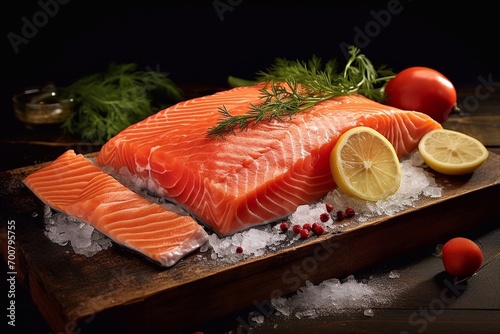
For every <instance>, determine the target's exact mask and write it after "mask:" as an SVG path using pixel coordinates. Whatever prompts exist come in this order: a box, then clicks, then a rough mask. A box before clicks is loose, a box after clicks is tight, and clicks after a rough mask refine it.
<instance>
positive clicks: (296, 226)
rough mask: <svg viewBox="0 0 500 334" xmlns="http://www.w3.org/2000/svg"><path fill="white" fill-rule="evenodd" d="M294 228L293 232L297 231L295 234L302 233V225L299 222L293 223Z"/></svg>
mask: <svg viewBox="0 0 500 334" xmlns="http://www.w3.org/2000/svg"><path fill="white" fill-rule="evenodd" d="M292 230H293V233H295V234H297V233H300V230H302V226H300V225H299V224H295V225H293V227H292Z"/></svg>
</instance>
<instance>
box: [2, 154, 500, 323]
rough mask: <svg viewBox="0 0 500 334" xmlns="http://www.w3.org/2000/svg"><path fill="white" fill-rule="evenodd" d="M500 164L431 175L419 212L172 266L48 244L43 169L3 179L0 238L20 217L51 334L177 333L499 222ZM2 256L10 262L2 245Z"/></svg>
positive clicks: (33, 289) (26, 260)
mask: <svg viewBox="0 0 500 334" xmlns="http://www.w3.org/2000/svg"><path fill="white" fill-rule="evenodd" d="M499 163H500V156H499V155H497V154H495V153H493V152H491V154H490V156H489V158H488V160H487V161H486V162H485V164H483V165H482V166H481V167H480V168H479V169H478V170H477V171H476V172H474V173H473V174H471V175H467V176H463V177H447V176H444V175H440V174H438V173H435V178H436V180H437V182H438V183H439V184H441V185H443V196H442V197H441V198H437V199H429V198H422V199H421V200H420V201H419V202H418V203H417V204H416V205H415V207H414V208H410V209H407V210H404V211H402V212H400V213H398V214H395V215H394V216H390V217H380V218H374V219H372V220H370V221H368V222H366V223H364V224H361V225H359V226H357V227H354V228H350V229H347V230H345V231H342V232H341V233H339V234H331V233H330V234H326V235H323V236H320V237H317V238H315V239H311V240H306V241H301V242H297V243H296V244H293V246H291V247H284V248H282V249H279V250H277V251H275V252H272V253H268V254H265V255H263V256H259V257H253V258H248V259H246V260H242V261H241V262H238V263H236V264H227V263H224V262H222V261H216V260H212V259H210V257H209V254H208V253H209V252H208V253H200V252H195V253H193V254H191V255H190V256H188V257H186V258H185V259H184V260H182V261H181V262H180V263H178V265H176V266H174V267H172V268H169V269H165V268H160V267H159V266H157V265H156V264H154V263H151V262H149V261H147V260H146V259H145V258H143V257H142V256H140V255H136V254H133V253H131V252H129V251H127V250H125V249H122V248H120V247H119V246H118V245H114V246H113V247H111V248H110V249H107V250H105V251H101V252H100V253H98V254H97V255H95V256H93V257H91V258H87V257H85V256H82V255H78V254H75V253H74V252H73V251H72V250H71V249H70V247H69V246H67V247H61V246H59V245H57V244H55V243H53V242H51V241H50V240H49V239H48V238H47V237H46V236H45V235H44V223H43V205H42V203H41V202H40V201H39V200H38V199H37V198H36V197H35V196H34V195H33V194H32V193H31V192H30V191H29V190H28V189H27V188H26V187H24V186H23V185H22V183H21V180H22V179H23V178H24V177H25V176H26V175H27V174H29V173H30V172H32V171H34V170H36V169H38V168H40V167H41V166H43V164H40V165H35V166H30V167H24V168H20V169H16V170H12V171H8V172H3V173H2V175H1V184H0V189H1V194H2V196H1V197H2V207H1V212H2V222H1V224H2V225H0V238H1V242H2V243H5V242H6V236H7V224H6V223H7V222H8V221H10V220H15V222H16V236H17V237H16V247H17V253H16V254H17V258H16V264H17V268H16V271H17V278H18V279H19V281H20V282H21V283H22V284H23V285H24V286H26V287H27V289H28V291H29V294H30V295H31V297H32V298H33V302H34V304H35V305H36V306H37V307H38V309H39V310H40V312H41V313H42V314H43V316H44V317H45V319H46V320H47V322H48V324H49V326H50V328H51V329H52V330H53V331H56V332H60V331H64V330H65V328H66V327H67V326H68V324H69V325H70V326H76V328H84V327H89V328H92V327H94V328H100V327H101V328H102V326H103V325H104V324H108V325H109V324H112V325H113V326H115V328H120V329H121V330H123V331H124V332H135V331H139V330H141V331H144V330H146V331H147V332H163V330H164V329H165V328H167V327H168V328H169V330H181V329H182V328H183V327H185V325H186V324H187V323H193V321H194V320H193V319H196V321H197V322H199V323H202V322H206V321H210V320H212V319H214V318H217V317H221V316H223V315H225V314H229V313H231V312H234V311H237V310H242V309H244V308H246V307H248V305H252V303H255V301H265V300H268V299H270V298H273V297H277V296H280V295H285V294H288V293H290V292H294V291H296V290H297V289H298V288H299V287H300V286H302V285H304V284H305V281H306V280H308V281H310V282H313V283H319V282H321V281H323V280H325V279H328V278H332V277H345V276H347V275H349V274H353V273H355V272H359V271H362V270H366V269H369V268H372V267H374V266H376V265H378V264H380V263H382V262H384V261H387V260H390V259H394V258H397V257H399V256H402V255H404V254H408V253H411V252H413V251H415V250H417V249H419V248H421V247H423V246H426V245H429V244H431V243H436V242H439V241H441V240H443V239H445V238H447V237H449V236H451V235H452V234H454V233H457V232H458V231H467V230H468V229H471V228H473V227H477V226H478V225H480V224H483V223H485V222H487V221H488V220H489V219H491V218H494V217H496V216H498V215H500V207H499V206H498V194H499V193H500V170H499V169H498V166H499ZM2 255H3V257H4V259H5V260H7V255H8V254H7V253H6V248H5V247H2ZM291 268H298V270H299V271H298V272H294V271H293V270H292V271H291ZM207 305H210V307H207Z"/></svg>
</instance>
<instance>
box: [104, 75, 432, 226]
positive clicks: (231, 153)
mask: <svg viewBox="0 0 500 334" xmlns="http://www.w3.org/2000/svg"><path fill="white" fill-rule="evenodd" d="M262 88H263V84H257V85H254V86H247V87H238V88H233V89H229V90H226V91H222V92H218V93H215V94H212V95H208V96H204V97H199V98H194V99H191V100H187V101H184V102H180V103H178V104H176V105H173V106H171V107H169V108H166V109H164V110H161V111H159V112H158V113H156V114H154V115H152V116H150V117H148V118H146V119H144V120H143V121H141V122H138V123H136V124H134V125H131V126H130V127H128V128H126V129H125V130H123V131H122V132H120V133H119V134H117V135H116V136H115V137H113V138H111V139H110V140H109V141H108V142H107V143H106V144H105V145H103V147H102V149H101V151H100V152H99V153H98V155H97V157H96V160H95V162H96V164H98V165H102V166H111V167H113V168H114V169H116V170H122V171H123V170H124V169H125V171H126V172H128V173H131V174H132V177H134V178H136V179H137V180H141V182H142V183H143V186H144V187H145V188H147V189H148V190H149V191H151V192H153V193H156V194H158V195H160V196H163V197H165V198H167V199H170V200H171V201H173V202H174V203H177V204H179V205H180V206H182V207H183V208H184V209H185V210H187V211H188V212H190V213H191V214H193V216H194V217H196V218H197V219H198V220H199V221H200V222H202V223H203V224H206V225H207V226H209V227H210V228H211V229H212V230H213V231H215V232H216V233H217V234H218V235H219V236H227V235H231V234H234V233H236V232H239V231H242V230H245V229H248V228H250V227H252V226H256V225H260V224H265V223H269V222H272V221H275V220H278V219H281V218H284V217H286V216H288V215H289V214H290V213H292V212H293V211H294V210H295V209H296V208H297V206H298V205H301V204H307V203H312V202H315V201H318V200H320V199H321V198H322V197H324V196H325V195H326V194H327V193H328V192H329V191H331V190H332V189H334V188H335V187H336V185H335V183H334V181H333V178H332V175H331V171H330V167H329V156H330V152H331V150H332V149H333V147H334V145H335V143H336V142H337V140H338V139H339V137H340V136H341V135H342V134H343V133H344V132H345V131H347V130H349V129H350V128H353V127H356V126H361V125H364V126H368V127H371V128H373V129H375V130H377V131H379V132H380V133H382V134H383V135H384V136H385V137H387V139H388V140H389V141H390V142H391V143H392V144H393V145H394V148H395V149H396V152H397V154H398V156H399V157H400V158H403V157H405V156H407V155H409V154H410V153H411V152H412V151H414V150H415V149H416V147H417V144H418V142H419V140H420V138H421V137H422V136H423V135H424V134H425V133H427V132H428V131H430V130H433V129H437V128H441V125H440V124H439V123H437V122H435V121H434V120H433V119H432V118H430V117H429V116H427V115H425V114H423V113H419V112H414V111H405V110H399V109H396V108H392V107H388V106H385V105H382V104H380V103H376V102H374V101H372V100H369V99H367V98H365V97H363V96H361V95H349V96H343V97H338V98H333V99H330V100H327V101H324V102H321V103H319V104H317V105H316V106H314V107H312V108H310V109H309V110H307V111H304V112H300V113H297V114H295V115H294V116H293V117H292V118H290V119H285V120H284V121H270V122H261V123H259V124H257V125H256V126H252V127H249V128H247V129H246V130H244V131H241V132H238V131H237V132H236V133H235V134H234V135H233V134H228V135H227V136H225V139H214V138H209V137H208V136H207V131H208V129H209V128H211V127H214V126H215V125H216V124H217V123H218V122H219V121H220V120H221V117H222V116H221V115H220V113H219V111H218V110H219V108H221V107H222V106H224V107H225V108H226V109H227V110H228V111H229V112H230V113H231V114H232V115H239V114H243V113H245V112H247V111H248V110H249V109H250V107H251V104H258V103H259V102H260V98H261V93H262V92H261V89H262Z"/></svg>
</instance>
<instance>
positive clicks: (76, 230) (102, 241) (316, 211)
mask: <svg viewBox="0 0 500 334" xmlns="http://www.w3.org/2000/svg"><path fill="white" fill-rule="evenodd" d="M401 169H402V180H401V187H400V189H399V190H398V191H397V192H396V193H395V194H394V195H392V196H390V197H389V198H387V199H385V200H382V201H378V202H376V203H372V202H367V201H363V200H360V199H357V198H355V197H352V196H348V195H346V194H344V193H342V191H340V190H339V189H335V190H333V191H331V192H330V193H329V194H327V196H325V198H323V200H321V201H319V202H318V203H314V204H311V205H301V206H299V207H297V210H296V211H295V212H293V213H292V214H291V215H290V216H289V217H287V220H288V221H289V224H290V230H291V226H292V225H294V224H300V225H303V224H304V223H313V222H316V221H318V219H319V216H320V215H321V214H322V213H324V212H325V203H329V204H332V205H333V207H334V212H335V211H336V210H344V209H345V208H347V207H351V208H353V209H354V210H355V212H356V215H355V216H354V217H352V218H349V219H345V220H343V221H336V220H335V217H334V216H332V215H330V218H329V220H328V221H327V222H322V224H323V225H324V227H325V230H326V231H327V232H328V231H334V230H342V229H345V228H347V227H350V226H353V225H356V224H362V223H363V222H366V221H367V220H369V219H370V218H373V217H377V216H383V215H393V214H395V213H397V212H399V211H402V210H404V209H406V208H408V207H412V206H414V205H415V203H416V201H417V200H418V199H419V198H421V197H422V196H426V197H432V198H434V197H440V196H441V191H442V188H441V187H440V186H439V185H437V184H436V182H435V180H434V178H433V176H432V174H431V173H429V172H427V171H426V170H425V169H424V162H423V160H422V157H421V156H420V154H419V153H418V151H416V152H414V153H413V154H412V155H410V156H409V157H408V158H407V159H405V160H403V161H402V162H401ZM103 170H104V171H105V172H107V173H109V174H110V175H112V176H113V177H115V178H116V179H118V180H119V181H120V182H121V183H123V184H124V185H125V186H127V187H128V188H130V189H131V190H132V191H135V192H136V193H139V194H140V195H142V196H143V197H145V198H147V199H149V200H150V201H153V202H156V203H158V204H160V205H162V206H164V207H165V208H166V209H168V210H171V211H174V212H177V213H178V214H187V213H186V212H185V211H184V210H183V209H182V208H180V207H179V206H178V205H175V204H172V203H169V202H167V201H166V200H165V199H164V198H162V197H158V196H156V195H154V194H151V193H149V192H147V191H145V190H143V186H144V184H143V182H142V181H138V180H137V179H134V178H132V177H131V175H130V174H127V173H124V172H123V171H119V172H116V171H114V170H111V169H108V170H106V169H103ZM46 210H47V209H46ZM48 210H49V212H50V208H48ZM45 214H46V217H45V220H46V232H45V234H46V235H47V237H49V238H50V239H51V240H52V241H53V242H55V243H58V244H61V245H66V244H68V243H70V244H71V245H72V246H73V249H74V251H75V252H76V253H78V254H84V255H86V256H92V255H93V254H95V253H97V252H98V251H100V250H103V249H106V248H108V247H109V246H111V241H110V240H108V238H107V237H105V236H104V235H102V234H101V233H100V232H99V231H97V230H94V228H93V227H91V226H90V225H87V224H85V223H82V222H79V221H78V220H75V219H74V218H73V217H68V216H66V215H65V214H63V213H56V214H53V215H52V216H51V217H50V216H49V217H47V214H48V212H47V211H46V213H45ZM298 239H299V237H298V236H297V235H294V234H293V233H292V232H291V231H288V233H280V230H279V226H278V225H274V226H273V225H272V224H267V225H262V226H258V227H254V228H251V229H248V230H245V231H243V232H239V233H236V234H233V235H231V236H227V237H224V238H219V237H218V236H217V235H215V234H211V235H210V237H209V241H208V243H207V244H205V245H204V246H202V247H201V248H200V251H201V252H202V253H207V252H208V251H210V255H209V257H210V258H211V259H212V260H214V259H215V260H218V261H225V262H229V263H234V262H238V261H241V260H243V259H246V258H248V257H250V256H261V255H263V254H265V253H266V252H272V251H275V250H276V249H278V248H279V247H286V246H288V245H290V244H292V243H293V242H295V241H297V240H298ZM238 248H239V251H237V249H238Z"/></svg>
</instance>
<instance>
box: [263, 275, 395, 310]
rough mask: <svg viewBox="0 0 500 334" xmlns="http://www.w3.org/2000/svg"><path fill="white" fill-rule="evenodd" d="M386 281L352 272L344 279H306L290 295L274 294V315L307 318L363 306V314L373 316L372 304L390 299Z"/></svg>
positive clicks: (382, 302) (358, 308) (375, 304)
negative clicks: (357, 275)
mask: <svg viewBox="0 0 500 334" xmlns="http://www.w3.org/2000/svg"><path fill="white" fill-rule="evenodd" d="M389 288H390V287H388V286H387V285H386V284H382V283H380V282H379V279H378V278H371V279H368V280H357V279H356V278H355V277H354V275H350V276H348V277H346V278H345V279H342V280H340V279H337V278H332V279H327V280H325V281H323V282H321V283H319V284H317V285H315V284H312V283H311V282H309V281H306V284H305V286H303V287H301V288H300V289H299V290H298V291H297V292H296V293H295V294H293V295H292V296H291V297H278V298H274V299H272V300H271V304H272V306H273V307H274V309H275V311H276V312H275V315H276V316H285V317H296V318H299V319H301V318H311V319H315V318H318V317H321V316H325V315H331V314H334V313H340V312H346V311H348V310H351V311H358V310H363V312H364V315H366V316H369V317H371V316H373V315H374V314H373V309H372V308H374V307H378V306H381V305H384V304H385V303H387V302H389V301H390V298H391V294H388V293H387V291H386V290H387V289H389Z"/></svg>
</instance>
